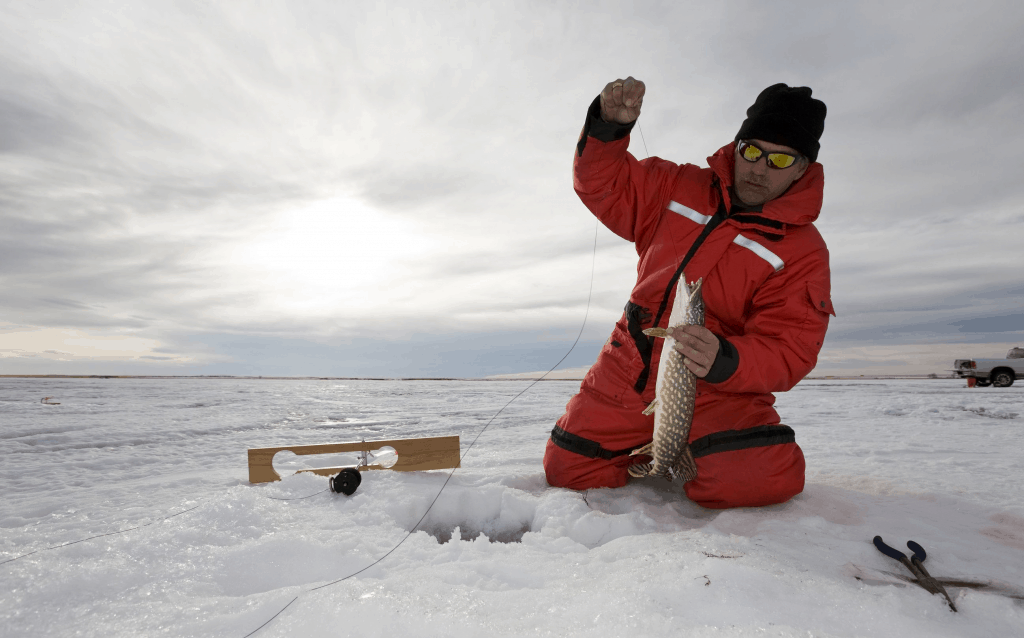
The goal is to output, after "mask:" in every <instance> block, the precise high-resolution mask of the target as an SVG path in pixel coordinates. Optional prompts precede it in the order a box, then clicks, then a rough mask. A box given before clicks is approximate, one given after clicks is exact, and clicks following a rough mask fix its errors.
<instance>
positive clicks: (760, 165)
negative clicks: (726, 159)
mask: <svg viewBox="0 0 1024 638" xmlns="http://www.w3.org/2000/svg"><path fill="white" fill-rule="evenodd" d="M747 141H748V142H752V143H753V144H754V145H755V146H757V147H758V148H760V149H761V150H762V151H764V154H763V155H762V156H761V157H759V158H758V160H757V161H756V162H748V161H747V160H745V159H743V157H742V156H741V155H740V154H739V153H736V159H735V165H734V166H733V178H734V179H733V190H734V191H735V192H736V197H737V198H739V200H740V201H741V202H742V203H744V204H746V205H747V206H759V205H761V204H764V203H765V202H767V201H771V200H773V199H775V198H776V197H778V196H779V195H781V194H783V193H785V192H786V189H787V188H789V186H790V184H792V183H793V182H795V181H796V180H798V179H800V178H801V177H803V174H804V171H806V170H807V166H808V165H809V164H810V162H808V161H807V158H805V157H803V156H801V155H800V153H798V152H797V151H796V149H793V148H790V147H788V146H783V145H781V144H772V143H771V142H765V141H763V140H747ZM768 153H789V154H790V155H796V156H799V157H800V159H798V160H797V161H796V162H794V163H793V165H792V166H790V167H789V168H769V167H768V158H767V156H768Z"/></svg>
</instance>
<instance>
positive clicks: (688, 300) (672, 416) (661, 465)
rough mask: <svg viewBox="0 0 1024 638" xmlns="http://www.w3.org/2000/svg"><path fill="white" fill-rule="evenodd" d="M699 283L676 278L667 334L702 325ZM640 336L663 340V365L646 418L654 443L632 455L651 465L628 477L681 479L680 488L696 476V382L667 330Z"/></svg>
mask: <svg viewBox="0 0 1024 638" xmlns="http://www.w3.org/2000/svg"><path fill="white" fill-rule="evenodd" d="M702 284H703V279H698V280H697V281H696V282H695V283H693V284H687V283H686V275H685V274H683V275H681V276H680V278H679V283H678V284H677V286H676V296H675V300H674V302H673V304H672V312H671V313H670V314H669V319H668V325H669V326H670V328H678V327H680V326H686V325H691V326H703V325H704V298H703V295H702V294H701V285H702ZM644 334H647V335H650V336H655V337H663V338H664V339H665V343H664V345H663V346H662V349H661V363H660V364H659V365H658V378H657V383H656V385H655V388H654V402H652V403H651V405H650V406H648V407H647V409H646V410H644V414H650V413H651V412H652V411H653V412H654V440H652V441H651V442H650V443H648V444H647V445H645V446H643V447H641V448H638V449H636V450H633V452H632V455H633V456H638V455H641V454H643V455H648V456H650V457H652V460H651V462H650V463H642V464H634V465H631V466H630V467H629V474H630V475H631V476H635V477H643V476H662V477H665V478H667V479H670V480H671V479H672V478H682V479H683V482H686V481H690V480H693V479H694V478H696V476H697V463H696V461H694V459H693V452H692V451H691V450H690V444H689V438H690V426H691V425H692V423H693V407H694V402H695V401H696V398H697V377H696V375H694V374H693V373H692V372H690V370H689V369H688V368H687V367H686V366H685V365H684V364H683V355H682V353H680V352H679V351H678V350H676V349H675V344H676V340H675V339H673V338H672V337H671V336H669V332H668V330H667V329H665V328H657V327H655V328H648V329H647V330H644Z"/></svg>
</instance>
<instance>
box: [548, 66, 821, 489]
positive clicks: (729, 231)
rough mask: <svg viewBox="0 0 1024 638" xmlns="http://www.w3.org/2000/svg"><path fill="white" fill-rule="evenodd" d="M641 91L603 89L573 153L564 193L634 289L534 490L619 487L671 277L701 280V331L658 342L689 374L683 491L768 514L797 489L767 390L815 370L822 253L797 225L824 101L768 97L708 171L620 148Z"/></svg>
mask: <svg viewBox="0 0 1024 638" xmlns="http://www.w3.org/2000/svg"><path fill="white" fill-rule="evenodd" d="M644 91H645V87H644V84H643V83H642V82H639V81H637V80H634V79H633V78H627V79H626V80H616V81H615V82H611V83H609V84H608V86H606V87H605V90H604V91H602V93H601V95H599V96H598V97H597V99H595V100H594V102H593V104H591V107H590V109H589V111H588V113H587V121H586V124H585V125H584V127H583V132H582V134H581V136H580V139H579V142H578V144H577V145H576V154H575V158H574V162H573V185H574V187H575V189H576V193H577V194H578V195H579V196H580V199H581V200H583V203H584V204H586V206H587V208H589V209H590V210H591V211H592V212H593V213H594V215H596V216H597V217H598V219H600V220H601V222H602V223H604V225H605V226H607V227H608V228H609V229H610V230H611V231H612V232H614V233H615V234H617V235H619V236H620V237H622V238H624V239H628V240H629V241H632V242H634V243H635V244H636V250H637V253H638V254H639V256H640V260H639V264H638V265H637V282H636V285H635V286H634V288H633V291H632V293H631V294H630V298H629V303H627V304H626V310H625V312H624V313H623V316H622V318H621V319H619V321H618V322H617V323H616V324H615V328H614V329H613V330H612V335H611V338H609V339H608V342H607V343H606V344H605V345H604V348H603V349H602V350H601V353H600V355H599V356H598V359H597V362H596V363H595V364H594V365H593V367H591V369H590V372H589V373H588V374H587V376H586V378H585V379H584V380H583V383H582V385H581V386H580V391H579V393H578V394H576V395H575V396H573V397H572V399H571V400H570V401H569V403H568V405H567V406H566V412H565V414H564V415H563V416H562V417H561V418H560V419H559V420H558V423H557V425H556V427H555V429H554V430H553V431H552V433H551V439H549V440H548V443H547V448H546V450H545V454H544V470H545V472H546V474H547V479H548V483H550V484H551V485H553V486H558V487H568V488H572V489H588V488H595V487H621V486H623V485H625V484H626V481H627V477H628V474H627V467H628V466H629V465H630V463H631V462H636V459H633V460H631V459H630V457H629V453H630V452H631V451H632V450H634V449H636V448H638V447H641V446H643V445H644V444H646V443H648V442H649V441H650V440H651V438H652V436H653V428H654V417H653V416H645V415H643V414H642V411H643V410H644V408H645V407H647V405H648V404H649V403H651V401H653V400H654V385H655V379H656V378H657V368H658V362H659V360H660V359H661V347H662V344H663V343H664V340H662V339H657V340H656V339H654V338H652V337H648V336H646V335H644V334H643V330H644V329H645V328H650V327H654V326H661V327H667V325H666V324H667V322H668V317H669V313H670V311H671V308H672V302H673V300H674V297H675V288H676V286H675V284H676V282H677V281H678V278H679V277H680V276H683V272H684V271H685V277H686V280H687V281H688V282H694V281H696V280H697V279H698V278H703V279H704V284H703V295H704V301H705V306H706V317H705V326H704V327H700V326H686V327H684V328H679V329H677V330H676V331H675V333H674V334H673V337H675V338H676V339H677V340H678V344H677V346H676V347H677V348H678V349H679V350H680V352H682V354H683V355H684V357H685V365H686V366H687V368H689V369H690V371H692V372H693V373H694V374H695V375H696V376H697V377H698V379H697V398H696V406H695V409H694V416H693V425H692V427H691V430H690V447H691V449H692V451H693V454H694V457H695V459H696V461H697V471H698V474H697V478H695V479H693V480H692V481H689V482H687V483H686V484H685V485H684V490H685V491H686V494H687V496H688V497H689V498H690V499H691V500H693V501H694V502H696V503H699V504H700V505H703V506H705V507H711V508H727V507H741V506H758V505H768V504H772V503H781V502H783V501H786V500H788V499H790V498H792V497H793V496H794V495H796V494H799V493H800V492H801V491H802V490H803V486H804V458H803V453H802V452H801V450H800V447H799V446H798V445H797V444H796V440H795V434H794V432H793V430H792V429H791V428H790V427H789V426H786V425H782V424H780V419H779V415H778V414H777V413H776V412H775V410H774V408H773V407H772V405H773V404H774V402H775V397H774V396H773V395H772V393H773V392H784V391H786V390H789V389H790V388H792V387H793V386H794V385H796V384H797V382H799V381H800V380H801V379H802V378H803V377H804V376H805V375H806V374H807V373H808V372H810V371H811V369H812V368H814V365H815V363H816V362H817V357H818V352H819V350H820V349H821V343H822V340H823V339H824V337H825V330H826V328H827V327H828V318H829V315H834V314H835V313H834V312H833V310H832V302H831V299H830V289H831V283H830V276H829V266H828V249H827V248H826V247H825V242H824V240H823V239H822V238H821V235H819V234H818V231H817V229H815V227H814V226H813V224H812V222H813V221H814V220H815V219H817V217H818V213H819V211H820V209H821V202H822V188H823V186H824V173H823V171H822V167H821V164H818V163H817V161H816V159H817V156H818V149H819V143H818V140H819V139H820V137H821V134H822V131H823V130H824V125H825V112H826V109H825V105H824V103H822V102H821V101H819V100H817V99H814V98H812V97H811V90H810V89H809V88H806V87H789V86H786V85H785V84H776V85H774V86H770V87H768V88H767V89H765V90H764V91H762V92H761V94H760V95H758V97H757V100H756V101H755V102H754V104H753V105H752V106H751V107H750V108H749V109H748V110H747V119H746V120H745V121H744V122H743V124H742V126H741V127H740V130H739V133H738V134H737V135H736V139H735V141H733V142H731V143H729V144H727V145H725V146H724V147H722V148H721V149H719V150H718V151H717V152H716V153H715V154H714V155H712V156H711V157H709V158H708V164H709V165H710V168H700V167H698V166H695V165H693V164H683V165H679V164H674V163H672V162H668V161H665V160H663V159H660V158H657V157H651V158H648V159H645V160H642V161H637V160H636V158H634V157H633V156H632V155H630V154H629V153H628V152H627V150H626V149H627V147H628V146H629V132H630V130H631V129H632V127H633V124H634V123H635V121H636V119H637V117H638V116H639V114H640V107H641V105H642V102H643V95H644Z"/></svg>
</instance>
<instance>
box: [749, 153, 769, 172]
mask: <svg viewBox="0 0 1024 638" xmlns="http://www.w3.org/2000/svg"><path fill="white" fill-rule="evenodd" d="M762 159H763V160H764V161H763V162H762V161H761V160H762ZM751 171H752V172H754V173H757V174H758V175H767V174H768V156H767V155H765V156H764V157H759V158H758V159H757V161H756V162H754V166H753V167H752V168H751Z"/></svg>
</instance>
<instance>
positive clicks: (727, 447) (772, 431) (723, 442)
mask: <svg viewBox="0 0 1024 638" xmlns="http://www.w3.org/2000/svg"><path fill="white" fill-rule="evenodd" d="M783 443H796V433H795V432H793V428H791V427H789V426H788V425H759V426H757V427H753V428H747V429H746V430H725V431H724V432H713V433H711V434H708V435H707V436H702V437H700V438H699V439H697V440H696V441H694V442H693V443H691V444H690V451H691V452H693V458H695V459H698V458H700V457H702V456H707V455H709V454H718V453H719V452H732V451H733V450H745V449H747V448H752V447H767V446H769V445H781V444H783Z"/></svg>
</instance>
